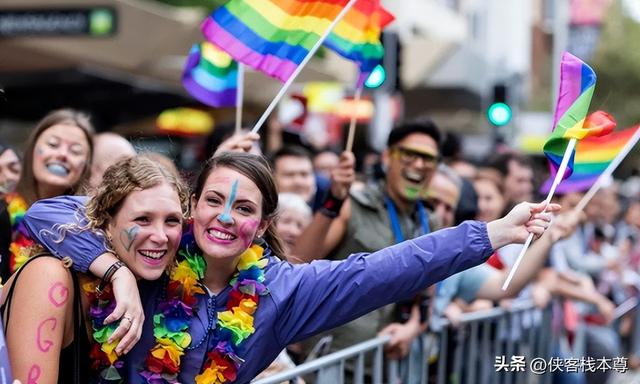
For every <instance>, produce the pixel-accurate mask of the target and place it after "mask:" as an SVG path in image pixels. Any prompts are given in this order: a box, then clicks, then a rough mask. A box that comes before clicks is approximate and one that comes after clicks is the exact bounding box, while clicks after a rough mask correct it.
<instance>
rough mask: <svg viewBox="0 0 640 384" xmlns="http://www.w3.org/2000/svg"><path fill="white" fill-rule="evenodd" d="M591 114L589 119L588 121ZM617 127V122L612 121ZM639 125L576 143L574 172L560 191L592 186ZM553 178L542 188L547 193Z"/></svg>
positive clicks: (559, 187) (559, 188)
mask: <svg viewBox="0 0 640 384" xmlns="http://www.w3.org/2000/svg"><path fill="white" fill-rule="evenodd" d="M590 118H591V116H590V117H589V118H588V119H587V121H588V120H589V119H590ZM610 124H613V126H614V127H615V122H612V123H610ZM638 128H640V125H639V126H636V127H633V128H628V129H625V130H622V131H618V132H612V133H610V134H608V135H604V136H600V137H595V136H594V137H587V138H585V139H583V140H580V141H579V142H578V143H577V145H576V155H575V161H574V165H573V173H572V174H571V176H569V177H568V178H567V179H566V180H563V181H562V183H560V185H559V186H558V188H557V189H556V191H557V192H558V193H561V194H564V193H570V192H583V191H586V190H588V189H589V188H591V186H592V185H593V183H595V182H596V180H597V179H598V177H599V176H600V174H602V172H604V170H605V169H606V168H607V167H608V166H609V164H611V162H612V161H613V159H614V158H615V157H616V156H617V155H618V153H619V152H620V151H621V150H622V148H623V147H624V146H625V145H626V144H627V142H628V141H629V140H630V139H631V137H632V136H633V135H634V134H635V132H636V131H637V130H638ZM552 181H553V179H552V178H550V179H548V180H547V181H546V182H545V183H544V184H543V185H542V188H541V192H542V193H547V192H548V191H549V189H550V188H551V183H552Z"/></svg>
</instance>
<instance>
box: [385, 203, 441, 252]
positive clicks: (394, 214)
mask: <svg viewBox="0 0 640 384" xmlns="http://www.w3.org/2000/svg"><path fill="white" fill-rule="evenodd" d="M384 203H385V206H386V207H387V214H388V215H389V222H390V223H391V230H392V231H393V238H394V240H395V243H396V244H398V243H401V242H403V241H404V240H405V238H404V234H403V233H402V227H401V226H400V219H399V218H398V211H397V210H396V206H395V204H393V201H392V200H391V199H390V198H389V196H385V197H384ZM416 205H417V207H418V218H419V219H420V226H421V227H422V231H421V233H420V234H421V235H426V234H427V233H429V232H430V231H431V230H430V228H429V220H428V219H427V213H426V210H425V209H424V205H422V202H421V201H419V200H418V202H417V203H416Z"/></svg>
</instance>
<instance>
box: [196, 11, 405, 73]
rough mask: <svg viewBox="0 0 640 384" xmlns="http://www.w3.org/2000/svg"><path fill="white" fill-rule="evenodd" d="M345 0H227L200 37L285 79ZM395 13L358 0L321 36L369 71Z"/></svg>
mask: <svg viewBox="0 0 640 384" xmlns="http://www.w3.org/2000/svg"><path fill="white" fill-rule="evenodd" d="M347 3H348V0H230V1H229V2H227V3H226V4H225V5H224V6H222V7H219V8H218V9H216V10H215V11H214V12H213V13H212V14H211V15H209V17H207V18H206V19H205V20H204V22H203V23H202V26H201V28H202V32H203V34H204V36H205V37H206V38H207V40H209V41H210V42H212V43H213V44H215V45H217V46H218V47H220V48H221V49H224V50H225V51H226V52H228V53H229V54H230V55H231V56H232V57H233V58H234V59H235V60H238V61H239V62H241V63H244V64H246V65H248V66H250V67H252V68H254V69H256V70H259V71H261V72H263V73H265V74H267V75H269V76H272V77H275V78H277V79H279V80H281V81H283V82H284V81H286V80H287V79H288V78H289V77H290V76H291V74H292V73H293V72H294V71H295V69H296V67H297V66H298V65H299V64H300V63H301V62H302V60H303V59H304V58H305V57H306V56H307V54H308V53H309V51H310V50H311V48H312V47H313V46H314V44H315V43H316V42H317V41H318V39H319V38H320V36H322V35H323V34H324V31H325V30H326V29H327V28H328V26H329V25H330V24H331V22H332V21H333V20H334V19H335V18H336V16H337V15H338V13H339V12H340V11H341V10H342V9H343V8H344V6H345V5H346V4H347ZM391 21H393V16H392V15H391V14H390V13H389V12H387V11H386V10H385V9H384V8H382V6H381V5H380V4H379V0H359V1H357V2H356V3H355V5H354V6H353V8H351V9H350V10H349V12H347V14H346V15H345V17H344V19H343V20H341V21H340V22H339V23H338V25H336V27H335V29H334V30H333V31H332V33H331V34H330V36H329V37H328V38H327V40H326V41H325V44H326V46H327V47H329V48H331V49H333V50H335V51H336V52H337V53H339V54H340V55H342V56H344V57H346V58H347V59H350V60H354V61H356V62H357V63H358V65H359V67H360V70H361V72H363V73H368V72H370V71H371V70H373V68H374V67H375V66H376V65H377V64H379V63H380V62H381V60H382V57H383V55H384V49H383V47H382V44H381V43H380V33H381V31H382V29H383V28H384V27H385V26H386V25H387V24H389V23H390V22H391Z"/></svg>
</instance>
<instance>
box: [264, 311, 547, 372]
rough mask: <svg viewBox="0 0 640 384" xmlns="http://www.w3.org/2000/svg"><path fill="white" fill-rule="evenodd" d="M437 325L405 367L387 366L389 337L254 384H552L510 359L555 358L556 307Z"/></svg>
mask: <svg viewBox="0 0 640 384" xmlns="http://www.w3.org/2000/svg"><path fill="white" fill-rule="evenodd" d="M432 324H434V325H435V327H434V328H435V329H436V331H430V332H428V333H426V334H424V335H423V336H422V337H421V338H420V339H419V340H418V341H417V342H416V343H415V345H414V346H413V348H412V349H411V352H410V354H409V356H407V357H406V358H405V359H403V360H400V361H394V360H390V361H385V360H384V353H383V349H384V344H385V343H386V342H387V341H388V340H389V336H385V337H378V338H375V339H371V340H367V341H365V342H362V343H359V344H356V345H354V346H352V347H349V348H346V349H343V350H341V351H338V352H335V353H332V354H329V355H326V356H323V357H320V358H318V359H316V360H313V361H310V362H308V363H305V364H302V365H299V366H297V367H296V368H293V369H291V370H287V371H285V372H281V373H278V374H275V375H273V376H269V377H267V378H263V379H260V380H256V381H254V382H253V383H254V384H276V383H283V382H287V381H289V380H295V379H297V378H299V377H301V376H305V379H306V382H307V384H309V383H317V384H342V383H345V382H349V383H356V384H360V383H365V382H366V383H370V382H372V383H376V384H377V383H392V384H396V383H411V384H414V383H416V384H418V383H420V384H426V383H427V382H433V381H435V382H436V383H438V384H444V383H482V384H484V383H492V384H493V383H505V384H510V383H516V384H518V383H530V382H538V383H548V382H550V375H541V376H535V377H534V376H532V375H531V374H528V373H527V370H526V366H525V365H521V362H519V361H511V360H510V359H511V357H512V356H535V357H541V358H547V359H548V357H549V356H551V353H552V331H551V329H552V327H551V307H549V308H546V309H544V310H542V309H539V308H536V307H535V306H534V305H533V303H532V302H531V301H523V302H516V303H514V305H513V306H512V307H511V308H509V309H503V308H493V309H490V310H486V311H478V312H472V313H468V314H463V315H462V316H461V318H460V322H459V324H458V326H457V327H452V326H451V325H450V324H449V322H448V321H447V320H445V319H438V320H437V321H435V322H432ZM433 357H437V359H435V360H434V359H433ZM367 362H370V364H369V365H367ZM524 364H526V362H524ZM503 366H504V369H501V368H503ZM367 367H368V368H369V369H367ZM384 368H386V371H385V369H384ZM383 377H384V379H383Z"/></svg>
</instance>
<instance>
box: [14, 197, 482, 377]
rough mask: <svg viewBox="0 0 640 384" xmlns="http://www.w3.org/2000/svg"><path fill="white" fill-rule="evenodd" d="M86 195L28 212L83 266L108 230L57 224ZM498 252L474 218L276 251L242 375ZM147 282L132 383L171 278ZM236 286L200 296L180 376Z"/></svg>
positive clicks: (199, 359) (51, 244) (200, 359)
mask: <svg viewBox="0 0 640 384" xmlns="http://www.w3.org/2000/svg"><path fill="white" fill-rule="evenodd" d="M85 202H86V198H84V197H76V196H74V197H71V196H61V197H57V198H53V199H48V200H43V201H39V202H37V203H35V204H34V205H32V206H31V208H30V209H29V210H28V211H27V213H26V216H25V223H26V225H27V228H28V229H29V231H30V232H31V233H32V235H33V238H34V239H37V240H38V241H40V242H41V243H42V244H43V245H45V246H46V247H47V248H49V249H50V250H51V251H52V252H53V253H54V254H55V255H57V256H59V257H64V256H70V257H71V258H72V259H73V260H74V268H76V269H78V270H79V271H83V272H86V271H87V269H88V266H89V264H90V263H91V262H92V261H93V259H95V257H96V256H98V255H100V254H101V253H103V252H104V251H105V246H104V240H103V238H101V237H98V236H96V235H95V234H94V233H92V232H89V231H83V232H80V233H71V232H67V233H66V235H65V238H64V241H62V242H56V241H55V240H56V237H57V235H56V234H54V233H52V228H54V224H56V223H70V222H77V221H78V219H79V217H82V213H83V211H84V203H85ZM77 212H80V213H81V214H80V215H78V214H77ZM53 232H55V231H53ZM492 252H493V249H492V247H491V243H490V241H489V238H488V235H487V229H486V225H485V224H484V223H482V222H477V221H468V222H464V223H462V224H461V225H459V226H457V227H454V228H449V229H444V230H440V231H437V232H433V233H431V234H429V235H425V236H421V237H418V238H415V239H413V240H408V241H404V242H402V243H400V244H396V245H394V246H392V247H388V248H385V249H382V250H380V251H377V252H373V253H370V254H366V253H358V254H353V255H351V256H350V257H349V258H347V259H346V260H342V261H327V260H319V261H314V262H312V263H310V264H299V265H292V264H289V263H287V262H283V261H280V260H279V259H278V258H276V257H273V256H270V260H269V264H268V265H267V268H266V285H267V287H268V288H269V291H270V294H269V295H268V296H264V297H262V298H261V300H260V304H259V306H258V310H257V311H256V314H255V323H254V324H255V329H256V332H255V333H254V334H253V335H252V336H250V337H249V338H248V339H247V340H246V341H245V342H244V343H243V344H242V346H241V348H240V351H239V355H240V356H241V357H242V358H244V359H245V363H244V364H243V365H242V366H241V367H240V369H239V370H238V378H237V380H236V382H237V383H248V382H249V381H251V379H253V378H254V377H255V376H256V375H257V374H258V373H260V372H261V371H262V370H264V369H265V368H266V367H267V366H268V365H269V364H270V363H271V361H273V359H275V358H276V356H277V355H278V353H280V351H281V350H282V349H283V348H285V346H287V345H288V344H290V343H292V342H296V341H300V340H303V339H305V338H307V337H309V336H312V335H314V334H316V333H319V332H321V331H325V330H328V329H331V328H334V327H336V326H339V325H342V324H344V323H347V322H349V321H351V320H353V319H356V318H357V317H359V316H362V315H363V314H365V313H367V312H369V311H372V310H373V309H375V308H378V307H381V306H384V305H386V304H389V303H393V302H397V301H400V300H403V299H408V298H410V297H413V296H414V295H415V294H416V293H417V292H419V291H420V290H422V289H424V288H425V287H427V286H429V285H431V284H433V283H435V282H438V281H440V280H443V279H445V278H446V277H448V276H450V275H452V274H454V273H457V272H460V271H462V270H465V269H467V268H470V267H473V266H475V265H478V264H480V263H482V262H484V261H485V260H486V259H487V258H488V257H489V255H491V253H492ZM269 253H270V251H269V250H267V252H266V254H269ZM139 288H140V294H141V297H142V301H143V306H144V310H145V324H144V330H143V334H142V338H141V340H140V341H139V342H138V344H137V345H136V346H135V347H134V349H133V350H132V351H131V352H130V353H129V354H128V355H127V364H128V365H127V370H128V379H129V380H128V382H129V383H142V382H143V381H142V379H141V377H140V376H139V375H138V374H137V372H138V371H140V370H141V369H142V365H143V364H144V359H145V357H146V355H147V352H148V351H149V349H150V348H151V347H152V346H153V344H154V338H153V324H152V320H153V314H154V313H155V306H156V303H157V302H158V300H159V299H161V295H162V292H163V289H162V288H163V279H160V280H157V281H141V282H140V283H139ZM229 291H230V287H227V288H225V289H224V290H223V291H222V292H220V293H219V294H218V295H216V296H211V297H207V295H201V296H200V297H199V301H200V302H199V304H198V311H197V317H194V318H193V320H192V324H191V326H190V328H189V332H190V333H191V336H192V342H191V347H190V348H193V347H195V348H194V349H190V350H188V351H187V352H186V354H185V355H184V356H183V357H182V371H181V373H180V378H179V381H180V382H184V383H191V382H194V377H195V376H196V375H197V374H198V373H199V371H200V369H201V367H202V364H203V363H204V361H205V358H206V352H207V350H208V349H209V348H212V347H213V346H214V344H215V319H216V316H217V312H219V311H224V310H225V305H226V302H227V298H228V294H229ZM213 308H215V311H214V310H213ZM208 311H209V312H210V313H207V312H208ZM209 319H211V320H212V321H209Z"/></svg>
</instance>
